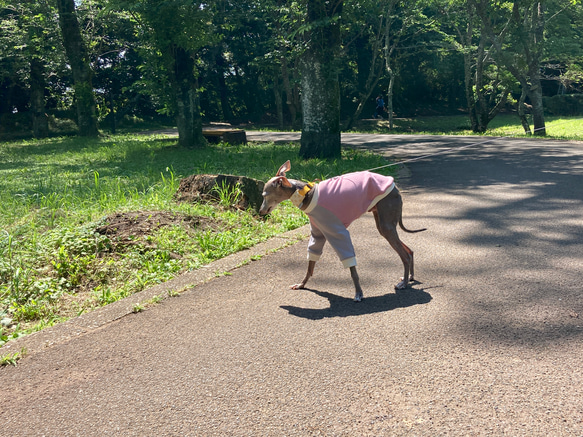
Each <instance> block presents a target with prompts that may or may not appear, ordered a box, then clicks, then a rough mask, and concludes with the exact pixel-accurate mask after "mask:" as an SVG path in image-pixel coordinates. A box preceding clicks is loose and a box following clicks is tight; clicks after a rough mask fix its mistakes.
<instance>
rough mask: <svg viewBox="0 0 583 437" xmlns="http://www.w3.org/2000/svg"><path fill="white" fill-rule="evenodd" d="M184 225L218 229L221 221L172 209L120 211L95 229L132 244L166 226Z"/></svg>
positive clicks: (188, 227) (186, 226)
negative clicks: (171, 210)
mask: <svg viewBox="0 0 583 437" xmlns="http://www.w3.org/2000/svg"><path fill="white" fill-rule="evenodd" d="M174 225H176V226H182V227H185V228H186V229H187V230H188V229H191V230H193V231H194V230H195V229H196V230H201V229H202V230H205V229H209V228H210V229H213V230H216V229H218V228H219V227H220V222H219V221H218V220H216V219H211V218H208V217H201V216H193V215H187V214H181V213H178V212H170V211H132V212H120V213H115V214H112V215H110V216H108V217H107V218H106V219H105V224H104V225H102V226H99V227H98V228H97V229H95V231H96V232H97V233H99V234H101V235H107V236H108V237H110V239H111V240H112V241H114V242H118V243H126V244H131V243H133V242H137V241H140V242H141V243H143V242H144V240H145V237H147V236H150V235H152V234H153V233H154V232H155V231H156V230H158V229H160V228H162V227H164V226H174Z"/></svg>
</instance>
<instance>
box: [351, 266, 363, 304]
mask: <svg viewBox="0 0 583 437" xmlns="http://www.w3.org/2000/svg"><path fill="white" fill-rule="evenodd" d="M350 276H352V282H354V288H355V290H356V292H355V294H354V301H355V302H360V301H361V300H362V288H361V287H360V279H359V277H358V273H356V266H352V267H350Z"/></svg>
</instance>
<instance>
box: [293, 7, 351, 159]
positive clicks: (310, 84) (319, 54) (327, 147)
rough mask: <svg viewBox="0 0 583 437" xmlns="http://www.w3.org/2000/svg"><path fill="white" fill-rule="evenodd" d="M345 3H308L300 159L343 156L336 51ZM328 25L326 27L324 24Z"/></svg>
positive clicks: (303, 61)
mask: <svg viewBox="0 0 583 437" xmlns="http://www.w3.org/2000/svg"><path fill="white" fill-rule="evenodd" d="M341 9H342V1H335V2H326V1H324V0H308V22H309V23H310V24H311V25H312V26H313V29H312V31H311V32H310V35H309V38H310V45H309V47H308V49H307V50H306V52H305V54H304V56H303V57H302V60H301V71H302V81H301V83H302V114H303V120H302V135H301V147H300V157H302V158H304V159H308V158H337V157H340V154H341V140H340V85H339V83H338V65H337V52H338V50H339V48H340V26H339V23H338V22H337V21H334V19H333V18H334V17H337V15H338V14H340V12H341ZM324 22H326V24H322V23H324Z"/></svg>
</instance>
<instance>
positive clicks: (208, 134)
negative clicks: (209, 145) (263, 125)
mask: <svg viewBox="0 0 583 437" xmlns="http://www.w3.org/2000/svg"><path fill="white" fill-rule="evenodd" d="M202 135H203V136H204V137H205V138H206V139H207V140H209V141H224V142H225V143H229V144H247V135H246V134H245V131H244V130H243V129H225V128H215V127H203V128H202Z"/></svg>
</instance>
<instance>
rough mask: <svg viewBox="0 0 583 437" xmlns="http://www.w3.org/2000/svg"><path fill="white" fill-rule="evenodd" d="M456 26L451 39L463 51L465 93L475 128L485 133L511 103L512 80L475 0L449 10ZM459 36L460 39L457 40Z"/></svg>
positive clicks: (454, 5) (463, 2)
mask: <svg viewBox="0 0 583 437" xmlns="http://www.w3.org/2000/svg"><path fill="white" fill-rule="evenodd" d="M447 12H448V18H449V20H448V21H449V23H442V24H445V25H446V26H452V27H453V28H454V34H455V36H453V37H452V38H451V42H452V44H453V45H454V47H455V48H456V49H457V50H458V51H460V52H461V53H462V54H463V58H464V82H465V95H466V102H467V108H468V116H469V118H470V125H471V127H472V130H473V131H474V132H477V133H482V132H485V131H486V129H487V128H488V124H489V123H490V122H491V121H492V120H493V119H494V117H495V116H496V115H497V114H498V113H499V112H500V110H501V109H502V108H503V107H504V105H505V104H506V102H507V99H508V95H509V94H510V91H511V86H512V83H511V81H509V80H508V77H507V76H508V74H507V73H506V72H505V71H503V69H501V68H499V66H498V65H497V64H496V62H495V61H494V59H493V57H492V55H491V53H490V52H491V47H490V44H488V38H487V36H486V33H485V32H482V23H481V20H479V19H478V17H477V15H476V11H475V7H474V4H473V3H472V1H466V0H463V1H462V2H459V3H457V4H452V8H450V9H448V11H447ZM456 38H457V39H456Z"/></svg>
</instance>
